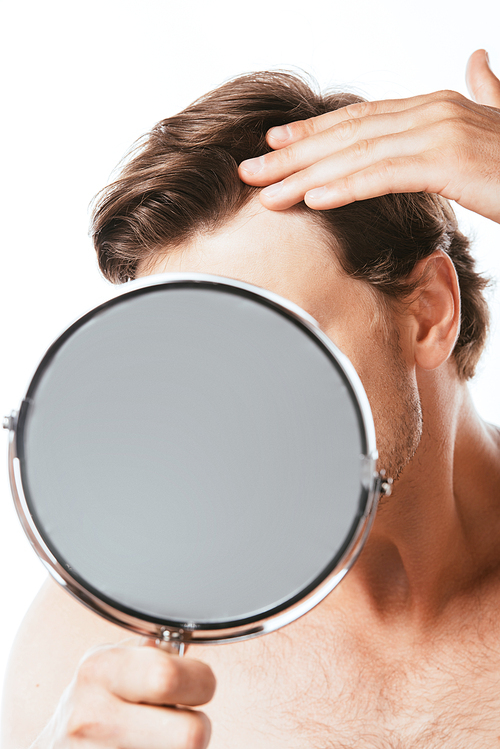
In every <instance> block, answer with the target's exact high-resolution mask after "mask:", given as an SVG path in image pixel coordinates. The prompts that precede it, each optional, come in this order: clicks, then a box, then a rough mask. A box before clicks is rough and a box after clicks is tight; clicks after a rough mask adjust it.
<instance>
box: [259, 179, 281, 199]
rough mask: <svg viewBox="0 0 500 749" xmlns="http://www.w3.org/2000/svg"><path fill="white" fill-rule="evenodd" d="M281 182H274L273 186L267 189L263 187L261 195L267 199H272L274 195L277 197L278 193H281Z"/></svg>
mask: <svg viewBox="0 0 500 749" xmlns="http://www.w3.org/2000/svg"><path fill="white" fill-rule="evenodd" d="M283 182H284V180H281V182H276V183H275V184H274V185H269V187H265V188H264V189H263V190H262V193H263V194H264V195H265V196H266V197H267V198H274V196H275V195H277V194H278V193H279V192H281V190H282V188H283Z"/></svg>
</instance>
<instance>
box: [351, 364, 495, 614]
mask: <svg viewBox="0 0 500 749" xmlns="http://www.w3.org/2000/svg"><path fill="white" fill-rule="evenodd" d="M419 389H420V393H421V402H422V410H423V418H424V425H423V434H422V439H421V442H420V445H419V447H418V449H417V452H416V454H415V456H414V457H413V459H412V460H411V462H410V464H409V465H408V466H407V467H406V468H405V469H404V471H403V473H402V475H401V477H400V478H399V479H398V480H397V481H396V483H395V487H394V492H393V495H392V496H391V497H390V498H389V499H387V500H386V501H385V502H384V501H383V502H382V505H381V506H380V507H379V510H378V512H377V517H376V519H375V522H374V525H373V528H372V531H371V533H370V537H369V539H368V542H367V543H366V546H365V548H364V549H363V552H362V554H361V555H360V558H359V559H358V561H357V562H356V564H355V565H354V568H353V569H352V570H351V572H350V573H349V575H348V576H347V578H346V580H345V581H344V583H343V586H345V588H344V591H343V595H345V596H346V597H348V598H349V599H352V598H353V597H354V599H355V601H356V605H358V606H359V603H360V597H361V599H364V601H365V604H366V605H367V606H369V607H370V609H373V610H374V612H375V613H376V614H377V616H380V617H381V618H383V619H386V618H387V617H389V618H390V619H394V617H403V618H407V617H408V616H409V617H410V618H412V619H414V620H415V621H422V622H424V621H429V620H434V619H436V618H437V617H439V615H440V613H441V612H442V611H443V610H444V608H445V607H446V605H447V604H448V603H449V602H450V600H451V599H453V598H456V596H459V595H461V594H464V593H466V592H467V591H470V590H472V589H473V588H474V589H476V588H477V585H478V583H479V581H484V580H485V579H489V578H491V574H492V573H493V572H495V571H496V570H497V569H498V568H499V567H500V543H499V541H500V437H499V434H498V431H497V430H496V429H495V428H494V427H491V426H490V425H488V424H485V423H484V422H483V421H482V420H481V419H480V417H479V416H478V414H477V413H476V411H475V409H474V406H473V404H472V400H471V398H470V395H469V392H468V389H467V386H466V385H465V384H464V383H460V382H458V381H457V380H456V378H455V377H450V375H449V372H444V373H443V374H441V375H439V376H437V375H436V374H435V373H433V374H432V375H428V374H427V373H421V376H420V379H419Z"/></svg>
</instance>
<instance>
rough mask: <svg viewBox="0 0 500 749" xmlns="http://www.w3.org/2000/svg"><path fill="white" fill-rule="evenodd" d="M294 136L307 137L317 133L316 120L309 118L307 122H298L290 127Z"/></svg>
mask: <svg viewBox="0 0 500 749" xmlns="http://www.w3.org/2000/svg"><path fill="white" fill-rule="evenodd" d="M288 127H289V128H290V131H291V133H292V135H293V136H299V137H307V136H309V135H314V134H315V132H316V118H315V117H309V119H307V120H298V121H297V122H293V123H292V124H291V125H288Z"/></svg>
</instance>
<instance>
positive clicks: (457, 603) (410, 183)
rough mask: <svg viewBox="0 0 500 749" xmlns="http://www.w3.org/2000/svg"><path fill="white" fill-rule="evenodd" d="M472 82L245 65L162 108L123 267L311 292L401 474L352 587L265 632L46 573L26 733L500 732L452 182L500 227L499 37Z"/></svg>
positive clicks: (493, 743) (129, 209) (412, 743)
mask: <svg viewBox="0 0 500 749" xmlns="http://www.w3.org/2000/svg"><path fill="white" fill-rule="evenodd" d="M294 81H295V82H294ZM468 82H469V86H470V89H471V91H472V94H473V95H474V97H475V99H476V101H477V103H474V102H472V101H469V100H467V99H465V98H464V97H461V96H460V95H458V94H455V93H453V92H440V93H438V94H432V95H428V96H423V97H417V98H415V99H408V100H403V101H388V102H378V103H374V104H365V103H352V102H353V100H352V99H349V97H344V98H342V97H340V98H339V97H337V98H336V99H335V97H333V98H332V97H330V98H329V99H328V98H327V99H326V100H322V99H321V97H317V96H316V95H314V94H313V92H311V91H310V90H307V91H306V90H305V89H304V86H303V84H302V83H301V82H297V81H296V80H295V79H293V78H287V77H286V76H285V77H283V76H279V75H275V76H274V77H273V75H271V77H269V76H265V75H263V76H261V77H259V74H257V75H256V76H253V77H250V78H248V77H245V78H242V79H237V81H235V82H232V83H230V84H227V86H226V87H223V88H222V89H220V90H219V92H213V93H212V94H209V95H208V96H207V97H204V98H203V99H201V100H200V101H199V102H197V103H195V104H194V105H192V106H191V107H188V108H187V110H185V112H183V113H181V114H180V115H178V116H176V117H173V118H169V119H168V120H165V121H164V122H163V123H160V125H159V126H158V127H157V128H156V129H155V130H154V131H153V132H152V133H151V134H150V135H149V136H148V137H147V139H146V141H145V142H144V143H143V144H142V145H141V146H140V147H139V148H138V150H137V151H136V152H135V154H134V155H133V158H132V159H131V160H130V162H129V164H128V165H127V166H126V167H125V168H124V169H123V171H122V174H121V176H120V178H119V180H118V181H117V182H116V183H115V184H114V185H112V186H110V187H109V188H107V189H106V190H105V191H104V192H103V194H102V196H101V197H100V200H99V202H98V204H97V207H96V211H95V215H94V239H95V244H96V248H97V251H98V254H99V260H100V264H101V268H102V269H103V271H104V272H105V274H106V275H107V276H108V277H109V278H113V279H114V280H121V281H123V280H125V279H126V278H129V277H134V276H141V275H147V274H149V273H156V272H162V271H179V270H180V271H184V270H191V271H201V272H207V273H214V274H219V275H223V276H229V277H233V278H238V279H241V280H244V281H247V282H250V283H253V284H256V285H259V286H262V287H265V288H268V289H271V290H272V291H275V292H278V293H280V294H282V295H283V296H285V297H287V298H289V299H291V300H292V301H294V302H296V303H298V304H299V305H301V306H302V307H303V308H305V309H306V310H307V311H308V312H310V313H311V314H312V315H313V316H314V317H315V318H316V319H317V320H318V321H319V323H320V325H321V326H322V327H323V329H324V330H325V331H326V332H327V333H328V335H330V336H331V338H332V339H333V340H334V341H335V342H336V343H337V345H338V346H339V347H340V348H341V349H342V350H343V351H344V352H345V353H346V354H347V355H348V356H349V357H350V359H351V360H352V362H353V364H354V366H355V367H356V369H357V371H358V374H359V375H360V377H361V380H362V382H363V384H364V386H365V389H366V391H367V395H368V398H369V400H370V403H371V406H372V411H373V414H374V420H375V426H376V430H377V438H378V446H379V452H380V467H383V468H386V469H387V470H388V471H389V472H390V473H391V474H392V475H393V476H394V477H395V478H396V482H395V485H394V492H393V496H392V497H391V498H390V500H388V501H387V502H385V503H384V504H383V505H382V507H381V508H380V510H379V512H378V515H377V518H376V521H375V524H374V527H373V530H372V533H371V535H370V538H369V540H368V542H367V544H366V547H365V549H364V550H363V552H362V554H361V556H360V558H359V560H358V562H357V563H356V565H355V566H354V567H353V569H352V570H351V571H350V573H349V575H347V577H346V578H345V580H344V581H343V582H342V584H341V585H340V586H339V587H338V588H337V589H336V590H335V591H333V592H332V593H331V594H330V595H329V596H328V597H327V598H326V599H325V600H324V601H323V602H322V603H321V604H320V605H319V606H317V607H316V608H315V609H313V610H312V611H311V612H309V613H308V614H307V615H306V616H304V617H303V618H302V619H300V620H298V621H297V622H294V623H293V624H291V625H289V626H287V627H286V628H284V629H282V630H280V631H278V632H275V633H273V634H270V635H268V636H266V637H264V638H258V639H256V640H250V641H247V642H243V643H239V644H233V645H231V646H228V647H212V648H210V647H205V646H203V647H201V646H200V647H197V648H196V649H195V648H194V647H193V648H192V652H191V651H190V652H189V654H188V657H186V658H184V659H180V658H178V657H176V656H172V655H169V654H167V653H165V652H164V651H162V650H159V649H157V648H154V647H146V646H145V645H146V643H140V642H138V641H137V640H135V639H132V640H129V641H127V642H125V643H123V642H121V641H123V639H124V631H123V630H121V629H120V628H118V627H115V626H113V625H110V624H108V623H106V622H104V621H102V620H100V619H99V618H98V617H97V616H95V615H93V614H91V613H90V612H88V611H86V610H84V609H83V608H82V607H80V606H79V605H78V604H76V603H75V602H73V601H72V600H71V599H70V597H69V596H67V595H66V594H65V593H63V592H61V591H60V590H59V589H58V588H57V586H56V585H55V584H53V583H48V584H47V585H46V587H45V588H44V589H43V590H42V592H41V594H40V595H39V597H38V599H37V600H36V601H35V603H34V604H33V606H32V608H31V610H30V612H29V613H28V615H27V617H26V620H25V622H24V624H23V627H22V629H21V632H20V634H19V638H18V641H17V643H16V645H15V648H14V652H13V657H12V660H11V665H10V672H9V677H8V684H7V686H6V692H7V701H6V709H5V718H4V722H5V728H4V730H5V733H6V741H5V747H6V749H10V747H16V748H19V747H28V746H30V745H32V746H33V747H34V748H36V749H46V748H49V747H50V749H63V748H64V749H69V747H71V748H72V749H74V748H75V747H101V746H102V747H104V746H106V747H120V749H129V748H130V749H142V748H143V747H144V749H146V748H147V749H156V747H158V748H160V747H161V749H170V748H171V749H174V748H175V749H193V748H196V749H198V748H201V747H205V746H207V745H208V743H209V742H210V746H211V747H213V748H214V749H225V748H226V747H231V749H238V748H239V747H242V748H243V747H244V748H245V749H254V748H255V747H266V748H269V749H280V748H281V747H287V749H293V748H295V747H297V749H305V747H308V748H309V747H311V746H318V747H322V748H323V747H332V749H342V748H344V747H349V748H351V747H356V749H369V748H370V749H374V748H375V747H384V749H387V748H388V747H417V746H418V747H426V749H432V748H433V747H438V746H439V747H443V746H446V747H454V748H456V749H458V748H461V747H467V748H468V749H475V748H476V747H477V749H479V747H481V749H485V748H487V747H497V746H498V745H499V742H500V631H499V628H498V625H497V618H498V617H497V612H498V608H499V604H500V574H499V572H500V543H499V541H500V490H499V486H500V435H499V433H498V430H497V429H495V428H493V427H491V426H489V425H487V424H485V423H484V422H482V421H481V419H480V418H479V417H478V416H477V414H476V413H475V412H474V409H473V406H472V403H471V401H470V397H469V395H468V391H467V385H466V381H467V378H469V377H470V376H471V375H472V374H473V371H474V366H475V363H476V362H477V358H478V356H479V354H480V350H481V348H482V344H483V342H484V336H485V330H486V325H487V314H486V310H485V306H484V301H483V300H482V297H481V290H482V287H483V286H484V281H483V280H482V279H481V278H480V277H479V276H478V275H477V274H476V273H475V271H474V268H473V261H472V258H471V257H470V254H469V251H468V247H467V240H466V239H465V237H463V235H462V234H460V232H459V231H458V228H457V226H456V222H455V220H454V217H453V215H452V213H451V211H450V209H449V207H448V206H447V204H446V203H445V202H444V201H443V198H450V199H454V200H457V201H458V202H459V203H461V204H462V205H464V206H466V207H468V208H471V209H472V210H475V211H477V212H479V213H481V214H483V215H485V216H487V217H489V218H490V219H492V220H494V221H499V222H500V111H498V109H500V81H498V79H497V78H495V76H494V75H493V73H492V72H491V71H490V69H489V66H488V62H487V58H486V57H485V54H484V52H483V51H478V52H476V53H474V55H473V56H472V58H471V60H470V63H469V70H468ZM249 86H250V88H251V90H250V93H248V92H249V88H248V87H249ZM276 86H278V89H279V92H280V95H279V96H278V97H276V96H275V95H272V96H271V89H273V90H274V91H275V88H276ZM257 90H258V95H257ZM334 99H335V100H334ZM215 104H217V106H215ZM345 104H348V106H347V107H344V108H342V105H345ZM259 107H260V110H259V111H260V114H259V118H260V122H261V127H264V125H266V127H265V129H264V130H262V132H261V131H259V129H258V128H257V129H256V124H255V118H256V115H255V109H256V108H257V109H258V108H259ZM495 107H496V108H495ZM308 112H309V114H308ZM252 118H253V119H252ZM296 120H300V121H298V122H297V121H296ZM250 122H252V123H253V125H252V127H250V125H249V123H250ZM283 123H284V124H285V128H284V129H283V127H280V128H279V129H278V130H276V129H273V130H271V131H270V132H268V133H267V136H266V137H267V144H268V145H267V146H266V144H265V142H264V140H263V137H262V135H263V133H265V130H266V129H268V128H269V127H271V125H276V126H278V125H281V126H282V125H283ZM228 139H229V144H228ZM249 143H250V144H251V147H249ZM249 155H250V156H252V157H254V158H256V159H257V161H254V160H251V161H248V158H247V157H248V156H249ZM243 159H245V162H244V163H242V164H240V166H239V177H240V178H241V180H244V182H245V183H246V186H245V185H244V184H243V183H242V182H241V180H240V179H238V176H237V172H236V164H237V162H238V161H242V160H243ZM249 185H253V186H257V187H262V186H264V185H266V186H271V187H270V189H264V190H259V189H255V187H253V188H252V187H250V186H249ZM387 193H403V194H402V195H399V194H398V195H387ZM410 193H415V194H414V195H412V194H410ZM436 194H437V196H436ZM378 196H384V197H378ZM439 196H440V197H439ZM302 201H304V203H305V205H304V203H303V202H302ZM353 201H356V202H353ZM357 201H363V202H357ZM306 206H309V208H307V207H306ZM331 209H333V210H331ZM102 643H108V644H107V645H104V646H103V645H102ZM118 643H121V644H118ZM99 645H100V647H96V646H99ZM214 674H215V676H216V677H217V682H218V686H217V690H216V691H215V676H214ZM200 705H204V707H203V708H202V709H201V710H199V709H193V708H198V707H199V706H200ZM44 726H46V727H45V728H44ZM211 732H212V737H211Z"/></svg>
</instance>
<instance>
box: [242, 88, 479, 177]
mask: <svg viewBox="0 0 500 749" xmlns="http://www.w3.org/2000/svg"><path fill="white" fill-rule="evenodd" d="M436 99H441V100H445V101H446V100H457V101H466V99H465V97H464V96H462V95H461V94H459V93H457V92H456V91H435V92H433V93H431V94H422V95H419V96H411V97H408V98H407V99H383V100H380V101H363V102H359V103H358V104H349V105H348V106H347V107H341V108H340V109H336V110H335V111H333V112H326V113H325V114H320V115H318V116H317V117H310V118H309V119H306V120H297V121H296V122H291V123H289V124H287V125H279V126H277V127H273V128H271V129H270V130H268V132H267V135H266V140H267V142H268V144H269V145H270V146H271V148H273V149H275V150H278V149H281V148H284V147H285V146H288V145H291V144H292V143H295V142H297V141H299V140H302V139H304V138H309V137H310V136H311V135H315V134H316V133H320V132H322V131H323V130H326V129H328V128H331V127H334V126H335V125H337V124H338V123H340V122H344V121H346V120H350V119H360V118H363V117H370V116H373V115H378V114H390V113H393V112H402V111H404V110H406V109H412V108H413V107H419V106H421V105H422V104H426V103H428V102H433V101H435V100H436ZM243 163H244V162H243Z"/></svg>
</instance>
